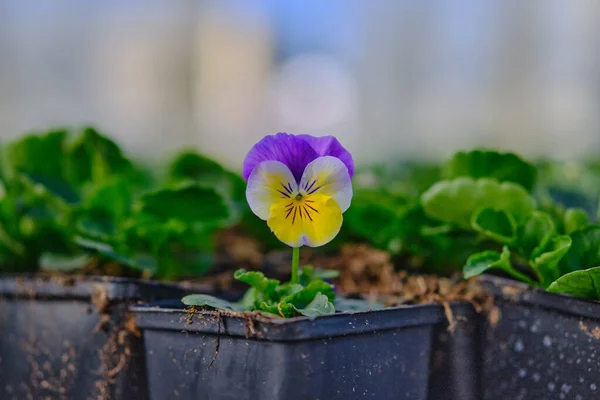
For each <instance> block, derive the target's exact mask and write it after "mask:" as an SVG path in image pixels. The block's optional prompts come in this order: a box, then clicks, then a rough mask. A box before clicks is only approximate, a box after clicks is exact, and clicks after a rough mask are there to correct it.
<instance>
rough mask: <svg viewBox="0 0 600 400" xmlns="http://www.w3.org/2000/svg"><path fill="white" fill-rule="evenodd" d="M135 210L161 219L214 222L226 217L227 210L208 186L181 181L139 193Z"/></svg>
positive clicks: (221, 200)
mask: <svg viewBox="0 0 600 400" xmlns="http://www.w3.org/2000/svg"><path fill="white" fill-rule="evenodd" d="M137 211H138V212H140V213H145V214H149V215H152V216H154V217H155V218H158V219H161V220H165V221H166V220H169V219H175V220H179V221H183V222H186V223H194V222H199V223H202V224H205V225H211V224H216V223H218V222H220V221H223V220H225V219H227V217H228V216H229V209H228V207H227V206H226V205H225V203H224V201H223V198H222V197H221V196H220V195H219V194H218V193H217V192H216V191H215V190H214V189H211V188H207V187H203V186H199V185H197V184H193V183H184V184H179V185H175V186H174V187H169V188H165V189H160V190H156V191H154V192H151V193H147V194H145V195H143V196H142V197H141V198H140V199H139V201H138V204H137Z"/></svg>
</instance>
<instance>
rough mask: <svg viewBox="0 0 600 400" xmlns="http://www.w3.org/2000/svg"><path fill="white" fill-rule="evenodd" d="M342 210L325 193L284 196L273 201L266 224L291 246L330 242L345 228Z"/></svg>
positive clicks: (316, 245) (312, 245) (318, 244)
mask: <svg viewBox="0 0 600 400" xmlns="http://www.w3.org/2000/svg"><path fill="white" fill-rule="evenodd" d="M342 220H343V217H342V210H341V209H340V206H339V205H338V204H337V202H336V201H335V200H334V199H333V198H331V197H329V196H326V195H323V194H319V193H315V194H312V195H310V196H305V197H304V198H302V199H301V200H296V199H292V200H289V199H285V200H281V201H278V202H277V203H275V204H273V205H272V206H271V209H270V216H269V219H268V220H267V225H269V228H271V230H272V231H273V233H274V234H275V236H277V238H278V239H279V240H281V241H282V242H283V243H285V244H287V245H289V246H291V247H300V246H303V245H306V246H310V247H318V246H322V245H324V244H326V243H329V242H330V241H331V240H332V239H333V238H334V237H335V236H336V235H337V234H338V232H339V231H340V228H341V227H342Z"/></svg>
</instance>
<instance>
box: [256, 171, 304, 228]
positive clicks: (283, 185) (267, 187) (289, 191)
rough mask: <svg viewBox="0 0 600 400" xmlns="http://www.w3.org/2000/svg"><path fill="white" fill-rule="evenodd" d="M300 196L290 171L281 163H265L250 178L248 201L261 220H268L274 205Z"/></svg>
mask: <svg viewBox="0 0 600 400" xmlns="http://www.w3.org/2000/svg"><path fill="white" fill-rule="evenodd" d="M296 194H298V184H297V183H296V180H295V179H294V175H292V172H291V171H290V169H289V168H288V167H287V166H286V165H285V164H284V163H282V162H279V161H263V162H261V163H260V164H258V165H257V166H256V167H255V168H254V170H253V171H252V174H250V176H249V177H248V186H247V187H246V199H247V200H248V204H249V205H250V209H251V210H252V212H253V213H254V214H256V215H257V216H258V217H259V218H260V219H262V220H265V221H266V220H267V219H268V218H269V215H270V208H271V206H272V205H273V204H275V203H277V202H278V201H281V200H282V199H285V198H286V197H289V198H290V199H293V198H294V196H296Z"/></svg>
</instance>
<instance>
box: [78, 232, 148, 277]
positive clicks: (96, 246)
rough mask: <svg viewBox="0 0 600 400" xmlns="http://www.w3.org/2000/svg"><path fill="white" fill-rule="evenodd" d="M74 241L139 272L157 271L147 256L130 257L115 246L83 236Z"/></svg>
mask: <svg viewBox="0 0 600 400" xmlns="http://www.w3.org/2000/svg"><path fill="white" fill-rule="evenodd" d="M74 241H75V243H76V244H78V245H79V246H81V247H82V248H84V249H87V250H93V251H96V252H98V253H99V254H101V255H102V256H104V257H106V258H107V259H109V260H112V261H115V262H117V263H119V264H121V265H124V266H128V267H131V268H135V269H139V270H145V271H150V272H152V273H155V272H156V270H157V265H156V262H155V260H154V259H153V258H151V257H150V256H148V255H146V254H140V255H137V256H134V257H130V256H128V255H126V254H122V253H120V252H118V251H116V250H115V249H114V248H113V246H111V245H109V244H107V243H102V242H99V241H96V240H91V239H86V238H83V237H81V236H76V237H75V238H74Z"/></svg>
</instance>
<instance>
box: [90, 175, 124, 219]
mask: <svg viewBox="0 0 600 400" xmlns="http://www.w3.org/2000/svg"><path fill="white" fill-rule="evenodd" d="M132 200H133V194H132V192H131V187H130V184H129V182H128V181H127V180H126V179H123V178H116V179H111V180H109V181H106V182H103V183H102V184H100V185H98V186H95V187H94V188H93V190H92V191H91V193H89V194H88V196H86V198H85V199H84V201H83V208H85V209H86V210H87V211H89V212H92V213H95V214H100V215H105V216H108V217H109V218H111V219H112V220H113V221H121V220H124V219H125V218H126V217H127V216H128V215H129V214H130V212H131V203H132Z"/></svg>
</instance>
